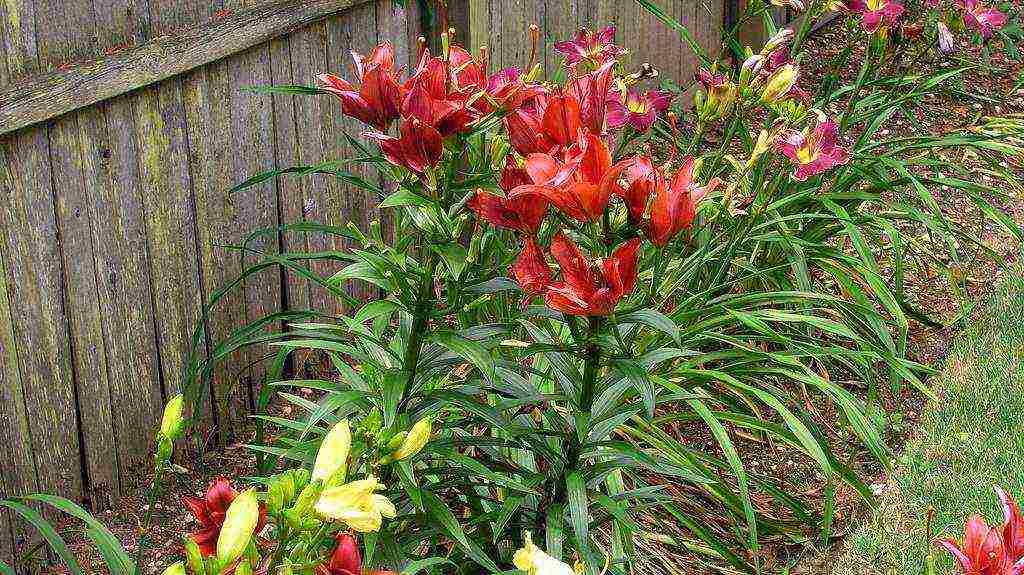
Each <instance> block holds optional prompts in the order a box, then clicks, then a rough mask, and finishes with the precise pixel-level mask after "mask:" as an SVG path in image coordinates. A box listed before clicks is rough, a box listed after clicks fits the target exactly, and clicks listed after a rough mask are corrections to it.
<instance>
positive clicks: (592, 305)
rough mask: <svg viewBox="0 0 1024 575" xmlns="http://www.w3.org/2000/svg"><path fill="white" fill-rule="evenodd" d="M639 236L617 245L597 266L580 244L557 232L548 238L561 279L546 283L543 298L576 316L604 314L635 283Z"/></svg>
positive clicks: (554, 306)
mask: <svg viewBox="0 0 1024 575" xmlns="http://www.w3.org/2000/svg"><path fill="white" fill-rule="evenodd" d="M639 249H640V238H633V239H631V240H629V241H628V242H626V243H624V244H622V245H620V246H619V247H618V248H616V249H615V251H614V252H613V253H612V255H611V256H610V257H607V258H604V259H602V260H599V261H598V263H597V265H596V266H591V264H590V262H589V261H588V260H587V259H586V258H585V257H584V256H583V253H582V252H580V248H579V246H577V245H576V243H575V242H573V241H572V240H570V239H569V238H568V237H566V236H565V234H562V233H558V234H556V235H555V237H554V239H553V240H552V242H551V255H553V256H554V257H555V260H556V261H557V262H558V265H559V267H560V268H561V270H562V280H563V281H561V282H557V283H553V284H551V285H550V286H548V288H547V290H546V291H545V293H544V302H545V303H547V305H548V307H550V308H551V309H554V310H557V311H560V312H563V313H567V314H569V315H579V316H587V317H592V316H606V315H609V314H611V313H612V312H613V311H615V306H616V305H618V303H619V301H621V300H622V298H624V297H625V296H627V295H629V294H630V293H632V291H633V288H634V287H636V275H637V253H638V251H639Z"/></svg>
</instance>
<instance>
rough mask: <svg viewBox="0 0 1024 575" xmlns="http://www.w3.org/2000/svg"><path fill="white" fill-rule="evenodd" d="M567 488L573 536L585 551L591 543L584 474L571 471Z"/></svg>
mask: <svg viewBox="0 0 1024 575" xmlns="http://www.w3.org/2000/svg"><path fill="white" fill-rule="evenodd" d="M565 488H566V493H567V494H568V496H569V520H570V521H571V522H572V530H573V534H574V535H575V536H576V543H577V545H579V547H580V548H581V549H585V548H586V547H587V544H588V542H589V541H590V512H589V511H588V510H587V486H586V484H585V483H584V481H583V474H582V473H580V472H579V471H575V470H573V471H571V472H570V473H569V475H567V476H566V478H565Z"/></svg>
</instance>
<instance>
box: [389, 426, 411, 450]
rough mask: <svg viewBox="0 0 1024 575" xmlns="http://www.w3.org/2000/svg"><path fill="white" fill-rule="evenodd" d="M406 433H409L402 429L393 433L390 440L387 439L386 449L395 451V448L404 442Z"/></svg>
mask: <svg viewBox="0 0 1024 575" xmlns="http://www.w3.org/2000/svg"><path fill="white" fill-rule="evenodd" d="M407 435H409V432H408V431H402V432H400V433H396V434H394V435H393V436H392V437H391V440H390V441H388V446H387V449H388V451H395V450H396V449H398V448H399V447H401V445H402V443H403V442H405V437H406V436H407Z"/></svg>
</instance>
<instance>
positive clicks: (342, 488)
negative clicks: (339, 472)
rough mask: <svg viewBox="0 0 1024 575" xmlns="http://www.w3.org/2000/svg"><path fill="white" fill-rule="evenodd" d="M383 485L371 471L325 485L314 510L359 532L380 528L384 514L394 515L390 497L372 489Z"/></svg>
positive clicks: (395, 512) (393, 506) (395, 513)
mask: <svg viewBox="0 0 1024 575" xmlns="http://www.w3.org/2000/svg"><path fill="white" fill-rule="evenodd" d="M383 488H384V485H383V484H381V483H380V482H379V481H377V478H376V477H374V476H372V475H371V476H370V477H367V478H366V479H360V480H358V481H351V482H349V483H346V484H344V485H339V486H337V487H328V488H327V489H324V490H323V492H322V493H321V494H320V499H319V500H317V502H316V511H317V513H319V514H320V515H322V516H324V517H327V518H330V519H335V520H338V521H341V522H343V523H345V524H346V525H348V526H349V527H351V528H352V529H353V530H354V531H358V532H360V533H366V532H371V531H379V530H380V527H381V525H382V524H383V522H384V518H385V517H387V518H388V519H392V518H394V517H395V516H396V515H397V511H396V510H395V505H394V504H393V503H391V500H390V499H388V498H387V497H385V496H383V495H381V494H379V493H374V492H375V491H377V490H379V489H383Z"/></svg>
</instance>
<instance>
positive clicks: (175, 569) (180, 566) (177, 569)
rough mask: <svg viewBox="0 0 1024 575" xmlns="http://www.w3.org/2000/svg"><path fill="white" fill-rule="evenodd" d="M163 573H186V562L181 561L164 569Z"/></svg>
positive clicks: (176, 574) (174, 574) (167, 574)
mask: <svg viewBox="0 0 1024 575" xmlns="http://www.w3.org/2000/svg"><path fill="white" fill-rule="evenodd" d="M163 575H185V564H184V563H182V562H181V561H178V562H177V563H175V564H173V565H171V566H170V567H168V568H167V569H164V572H163Z"/></svg>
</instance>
